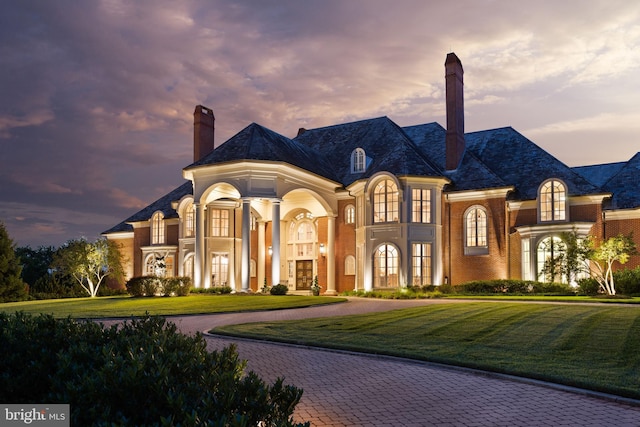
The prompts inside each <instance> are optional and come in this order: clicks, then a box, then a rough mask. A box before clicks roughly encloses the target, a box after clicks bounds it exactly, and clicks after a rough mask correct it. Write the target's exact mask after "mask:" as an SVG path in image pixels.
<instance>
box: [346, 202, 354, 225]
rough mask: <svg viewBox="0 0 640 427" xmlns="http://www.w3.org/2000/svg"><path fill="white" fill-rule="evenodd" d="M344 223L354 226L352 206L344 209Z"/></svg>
mask: <svg viewBox="0 0 640 427" xmlns="http://www.w3.org/2000/svg"><path fill="white" fill-rule="evenodd" d="M344 222H345V224H355V222H356V207H355V206H353V205H347V207H346V208H344Z"/></svg>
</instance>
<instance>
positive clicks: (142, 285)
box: [125, 276, 191, 297]
mask: <svg viewBox="0 0 640 427" xmlns="http://www.w3.org/2000/svg"><path fill="white" fill-rule="evenodd" d="M125 287H126V288H127V292H128V293H129V295H131V296H134V297H142V296H149V297H152V296H156V295H163V296H172V295H177V296H186V295H189V291H190V289H191V278H190V277H158V276H138V277H132V278H131V279H129V280H128V281H127V283H126V284H125Z"/></svg>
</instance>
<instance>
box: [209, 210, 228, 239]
mask: <svg viewBox="0 0 640 427" xmlns="http://www.w3.org/2000/svg"><path fill="white" fill-rule="evenodd" d="M211 235H212V236H213V237H226V236H228V235H229V211H228V210H226V209H211Z"/></svg>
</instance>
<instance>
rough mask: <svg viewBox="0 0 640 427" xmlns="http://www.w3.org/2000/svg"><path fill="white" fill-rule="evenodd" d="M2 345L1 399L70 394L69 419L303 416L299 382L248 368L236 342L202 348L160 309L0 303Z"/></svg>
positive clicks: (170, 422)
mask: <svg viewBox="0 0 640 427" xmlns="http://www.w3.org/2000/svg"><path fill="white" fill-rule="evenodd" d="M0 348H2V349H3V356H2V357H1V358H0V402H2V403H13V402H48V403H68V404H70V405H71V425H94V426H130V425H136V426H174V425H181V426H256V425H263V426H294V425H296V426H298V425H303V424H295V423H294V422H293V420H292V414H293V411H294V408H295V406H296V405H297V404H298V402H299V401H300V398H301V396H302V390H301V389H298V388H296V387H293V386H290V385H285V384H284V383H283V380H282V379H277V380H276V381H275V382H274V383H273V384H272V385H267V384H266V383H265V382H264V381H263V380H261V379H260V378H259V377H258V376H257V375H256V374H255V373H253V372H249V373H248V374H246V375H245V374H244V368H245V362H244V361H240V360H239V359H238V354H237V352H236V349H235V347H234V346H230V347H228V348H225V349H223V350H221V351H213V352H209V351H207V343H206V341H205V340H204V338H203V337H202V335H201V334H196V335H195V336H187V335H184V334H181V333H179V332H178V331H177V327H176V326H175V325H174V324H172V323H168V322H166V321H165V320H164V319H162V318H159V317H146V318H143V319H140V320H131V321H128V322H124V323H122V324H120V325H114V326H111V327H109V328H106V327H104V326H103V325H102V324H99V323H95V322H88V321H85V322H78V321H75V320H73V319H71V318H67V319H54V318H53V317H52V316H50V315H40V316H37V317H36V316H31V315H27V314H25V313H16V314H12V315H7V314H6V313H0ZM304 425H308V424H304Z"/></svg>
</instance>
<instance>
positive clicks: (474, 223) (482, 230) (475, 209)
mask: <svg viewBox="0 0 640 427" xmlns="http://www.w3.org/2000/svg"><path fill="white" fill-rule="evenodd" d="M464 234H465V236H464V238H465V240H464V241H465V243H464V248H465V255H479V254H486V253H488V250H489V248H488V245H487V211H486V210H485V208H483V207H482V206H472V207H471V208H469V209H467V211H466V212H465V214H464Z"/></svg>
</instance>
